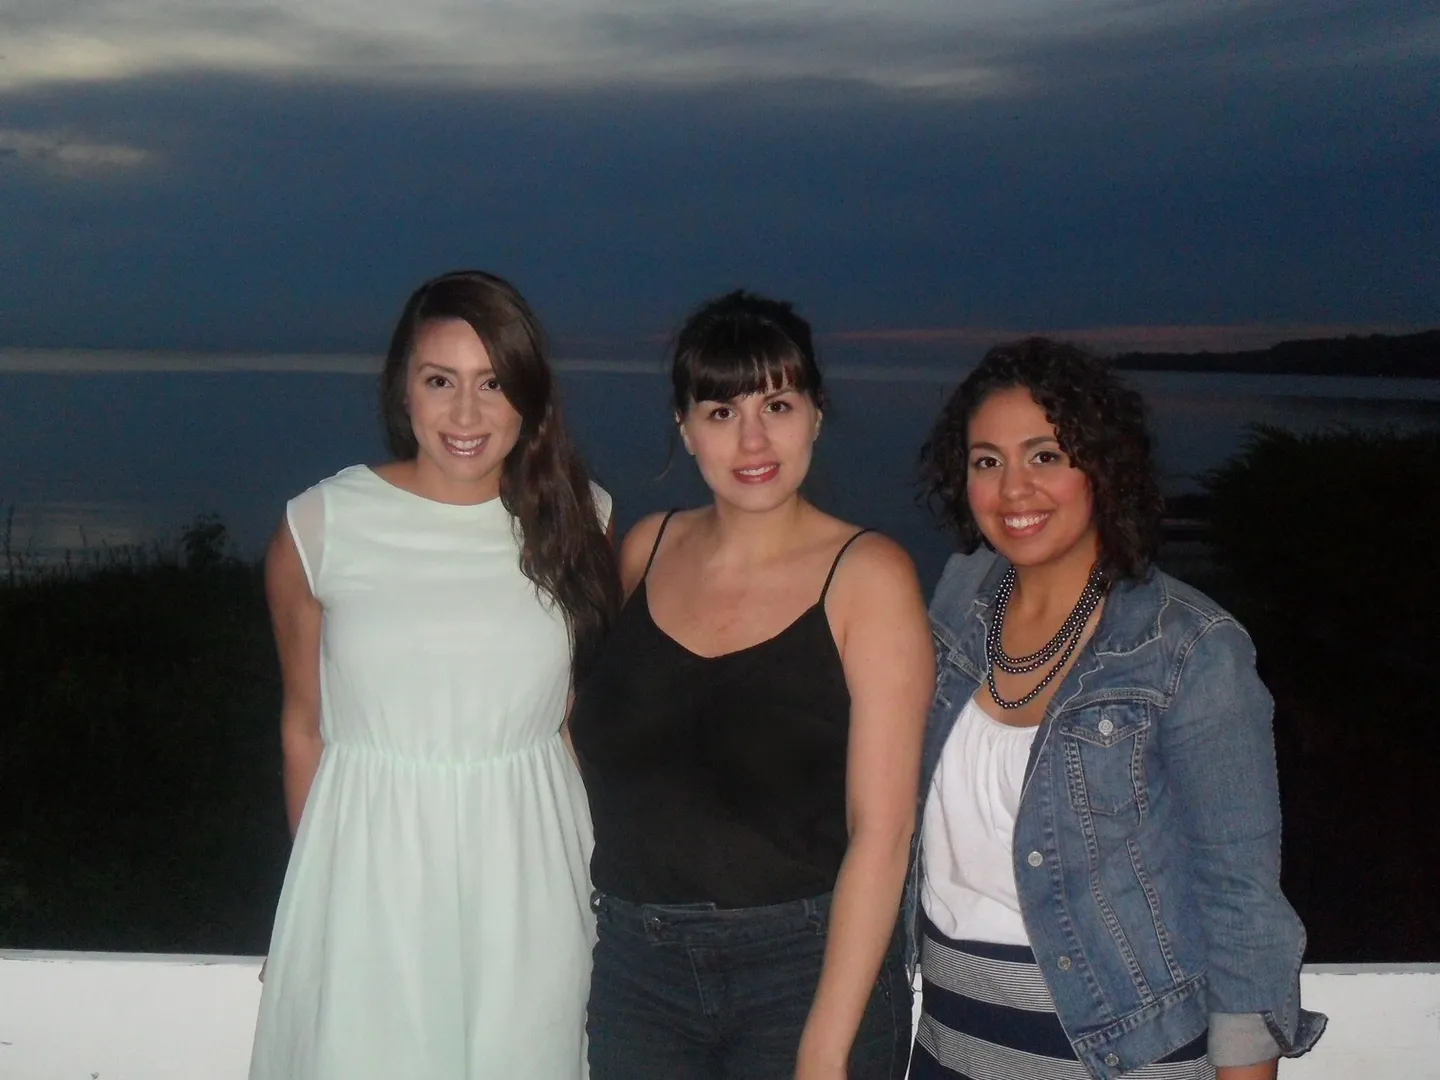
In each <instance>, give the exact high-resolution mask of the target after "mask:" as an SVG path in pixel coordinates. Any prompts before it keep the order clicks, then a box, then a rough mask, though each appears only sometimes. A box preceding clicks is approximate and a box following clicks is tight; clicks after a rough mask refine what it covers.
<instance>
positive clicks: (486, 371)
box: [418, 360, 495, 379]
mask: <svg viewBox="0 0 1440 1080" xmlns="http://www.w3.org/2000/svg"><path fill="white" fill-rule="evenodd" d="M425 368H434V369H435V370H436V371H443V372H444V373H445V374H446V375H455V376H458V375H459V374H460V371H459V369H457V368H452V367H446V366H445V365H444V364H437V363H435V361H433V360H422V361H420V367H419V369H418V370H421V371H423V370H424V369H425ZM475 374H476V375H479V376H482V377H483V378H487V379H491V378H494V377H495V369H494V368H481V369H480V370H479V371H477V372H476V373H475Z"/></svg>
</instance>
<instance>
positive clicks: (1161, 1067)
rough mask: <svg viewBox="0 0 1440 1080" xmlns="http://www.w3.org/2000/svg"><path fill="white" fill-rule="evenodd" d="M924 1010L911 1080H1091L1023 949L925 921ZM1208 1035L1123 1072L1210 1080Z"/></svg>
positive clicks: (1148, 1078) (1151, 1078) (1156, 1078)
mask: <svg viewBox="0 0 1440 1080" xmlns="http://www.w3.org/2000/svg"><path fill="white" fill-rule="evenodd" d="M924 935H925V936H924V939H923V940H922V942H921V946H920V971H921V976H922V993H923V997H922V1002H921V1008H922V1012H921V1015H920V1026H919V1028H918V1029H917V1030H916V1032H915V1049H914V1051H913V1052H912V1055H911V1058H910V1080H1089V1077H1090V1074H1089V1073H1088V1072H1086V1070H1085V1066H1083V1065H1081V1064H1080V1060H1079V1058H1077V1057H1076V1056H1075V1051H1074V1049H1073V1048H1072V1047H1071V1045H1070V1040H1069V1039H1068V1038H1066V1036H1065V1029H1064V1028H1063V1027H1061V1026H1060V1018H1059V1017H1057V1016H1056V1015H1055V1002H1054V1000H1053V999H1052V998H1051V997H1050V988H1049V987H1048V986H1046V985H1045V976H1044V975H1043V974H1041V972H1040V968H1039V967H1038V966H1037V965H1036V963H1035V954H1034V953H1033V952H1031V951H1030V949H1028V948H1027V947H1025V946H1024V945H996V944H992V943H990V942H984V941H956V940H954V939H953V938H948V937H946V936H945V935H944V934H942V933H940V931H939V930H937V929H936V928H935V926H934V925H933V924H932V923H931V922H930V920H929V919H928V918H927V919H925V920H924ZM1205 1043H1206V1039H1205V1035H1204V1034H1201V1035H1200V1037H1199V1038H1197V1039H1195V1040H1193V1041H1192V1042H1190V1043H1189V1044H1187V1045H1185V1046H1182V1047H1181V1048H1180V1049H1179V1050H1176V1051H1175V1052H1174V1053H1172V1054H1170V1055H1169V1056H1167V1057H1165V1058H1163V1059H1161V1060H1160V1061H1157V1062H1155V1063H1154V1064H1153V1065H1146V1066H1145V1067H1144V1068H1141V1069H1136V1070H1134V1071H1133V1072H1127V1073H1126V1074H1125V1075H1126V1077H1133V1078H1134V1080H1214V1078H1215V1069H1214V1068H1213V1067H1212V1066H1211V1064H1210V1060H1209V1058H1207V1057H1206V1056H1205Z"/></svg>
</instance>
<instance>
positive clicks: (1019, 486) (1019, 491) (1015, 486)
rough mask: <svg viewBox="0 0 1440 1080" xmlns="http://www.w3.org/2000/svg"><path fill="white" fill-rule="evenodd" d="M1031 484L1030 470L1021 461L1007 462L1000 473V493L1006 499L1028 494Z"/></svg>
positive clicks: (1019, 497) (1020, 497)
mask: <svg viewBox="0 0 1440 1080" xmlns="http://www.w3.org/2000/svg"><path fill="white" fill-rule="evenodd" d="M1032 487H1033V484H1032V483H1031V480H1030V470H1029V469H1027V468H1026V467H1025V464H1024V463H1023V462H1007V463H1006V464H1005V466H1004V468H1003V471H1002V472H1001V475H1000V494H1001V496H1002V497H1003V498H1006V499H1022V498H1024V497H1025V496H1026V495H1029V494H1030V489H1031V488H1032Z"/></svg>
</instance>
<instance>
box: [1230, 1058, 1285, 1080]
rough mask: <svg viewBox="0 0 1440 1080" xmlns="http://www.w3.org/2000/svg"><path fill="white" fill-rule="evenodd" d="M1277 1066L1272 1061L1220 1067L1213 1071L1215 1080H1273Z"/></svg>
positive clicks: (1276, 1063)
mask: <svg viewBox="0 0 1440 1080" xmlns="http://www.w3.org/2000/svg"><path fill="white" fill-rule="evenodd" d="M1278 1064H1279V1063H1278V1062H1277V1061H1275V1060H1274V1059H1272V1060H1270V1061H1262V1062H1259V1063H1258V1064H1255V1065H1222V1066H1220V1068H1218V1069H1216V1070H1215V1080H1275V1076H1276V1072H1277V1066H1278Z"/></svg>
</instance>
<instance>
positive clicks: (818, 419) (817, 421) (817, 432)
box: [810, 409, 825, 440]
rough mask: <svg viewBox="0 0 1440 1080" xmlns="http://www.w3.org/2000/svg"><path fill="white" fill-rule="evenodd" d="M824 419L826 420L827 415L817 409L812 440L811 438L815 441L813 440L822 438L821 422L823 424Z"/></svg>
mask: <svg viewBox="0 0 1440 1080" xmlns="http://www.w3.org/2000/svg"><path fill="white" fill-rule="evenodd" d="M824 419H825V414H824V413H822V412H821V411H820V410H819V409H816V410H815V431H814V434H812V435H811V436H810V438H811V439H812V440H813V439H818V438H820V422H821V421H822V420H824Z"/></svg>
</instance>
